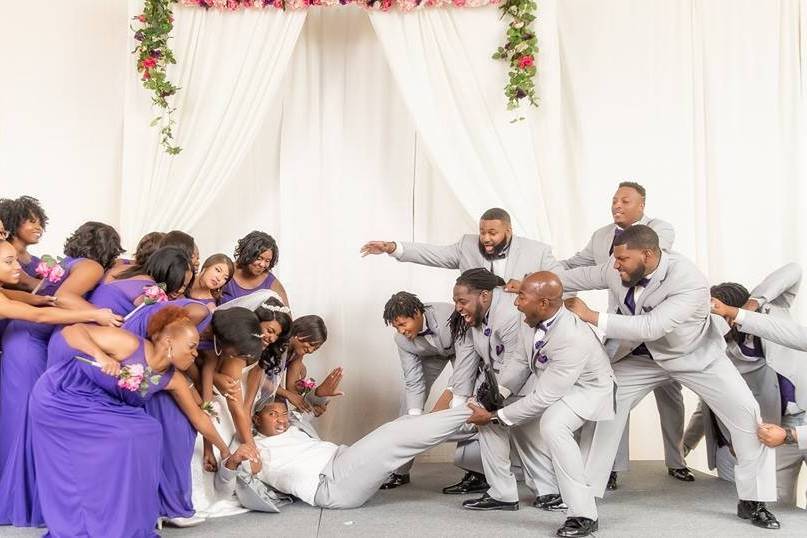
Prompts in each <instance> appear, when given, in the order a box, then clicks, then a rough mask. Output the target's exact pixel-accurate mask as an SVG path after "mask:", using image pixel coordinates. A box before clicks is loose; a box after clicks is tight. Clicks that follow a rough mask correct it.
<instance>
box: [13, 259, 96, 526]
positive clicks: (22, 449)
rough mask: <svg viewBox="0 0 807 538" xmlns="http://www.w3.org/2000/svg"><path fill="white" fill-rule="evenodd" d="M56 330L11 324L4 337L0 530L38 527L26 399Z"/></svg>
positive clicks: (48, 287)
mask: <svg viewBox="0 0 807 538" xmlns="http://www.w3.org/2000/svg"><path fill="white" fill-rule="evenodd" d="M81 260H82V258H66V259H65V260H63V262H62V266H63V267H64V269H65V271H66V274H65V276H64V277H63V278H62V280H61V281H59V282H56V283H53V282H47V283H45V284H43V286H42V288H43V289H44V290H43V291H41V292H40V293H42V294H46V295H52V294H53V293H55V292H56V290H58V288H59V285H60V284H61V283H62V282H64V280H65V279H66V278H67V276H68V275H69V274H70V271H71V270H72V268H73V266H74V265H75V264H76V263H77V262H79V261H81ZM55 327H56V326H54V325H47V324H44V323H33V322H29V321H22V320H11V321H10V322H9V324H8V326H7V327H6V330H5V332H4V333H3V340H2V348H3V356H2V360H1V361H0V525H8V524H13V525H16V526H20V527H26V526H38V525H41V524H42V518H41V515H40V512H39V505H38V503H37V500H36V494H35V492H36V474H35V473H34V468H33V465H32V453H31V446H30V442H28V441H29V440H27V439H26V436H27V435H28V431H27V423H28V397H29V395H30V393H31V390H32V389H33V387H34V385H35V384H36V381H37V379H39V377H40V376H41V375H42V374H43V373H44V371H45V367H46V364H47V360H48V341H49V339H50V337H51V334H52V333H53V330H54V328H55Z"/></svg>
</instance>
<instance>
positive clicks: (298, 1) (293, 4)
mask: <svg viewBox="0 0 807 538" xmlns="http://www.w3.org/2000/svg"><path fill="white" fill-rule="evenodd" d="M176 2H181V3H182V4H183V5H185V6H190V7H201V8H204V9H211V8H213V9H224V10H230V11H236V10H239V9H247V8H275V9H283V10H292V9H307V8H309V7H315V6H344V5H347V4H355V5H358V6H361V7H364V8H365V9H375V10H380V11H389V10H391V9H393V8H398V9H400V10H402V11H412V10H415V9H421V8H426V7H429V8H431V7H479V6H484V5H489V4H499V9H500V10H501V11H502V16H503V17H504V15H509V16H510V19H511V20H510V23H509V26H508V29H507V42H506V43H505V45H504V46H503V47H499V48H498V49H497V51H496V52H495V53H494V54H493V58H494V59H496V60H504V61H506V62H508V64H509V65H510V73H509V76H510V80H509V82H508V83H507V85H506V86H505V88H504V93H505V96H506V97H507V109H508V110H513V109H515V108H518V106H519V105H520V104H521V102H522V100H523V99H527V100H528V101H529V103H530V104H531V105H533V106H538V100H537V97H536V95H535V75H536V74H537V72H538V70H537V67H536V65H535V55H536V53H537V52H538V43H537V39H536V36H535V32H534V30H533V22H534V21H535V11H536V9H537V6H536V3H535V1H534V0H144V3H145V5H144V8H143V13H142V14H141V15H138V16H137V17H134V20H135V21H137V22H139V23H140V24H142V27H141V28H139V29H134V28H132V31H134V33H135V34H134V38H135V40H137V41H138V42H139V43H138V45H137V47H136V48H135V50H134V51H133V53H134V54H136V55H137V57H138V58H137V70H138V72H139V73H140V74H141V78H142V81H143V87H145V88H146V89H147V90H150V91H151V92H153V94H154V95H153V96H152V102H153V103H154V105H156V106H157V107H159V108H161V109H162V110H163V112H162V113H161V114H160V115H159V116H157V117H156V118H154V119H153V120H152V122H151V126H152V127H153V126H156V125H158V124H159V125H161V127H160V136H161V138H160V144H161V145H162V146H163V148H165V151H166V152H167V153H169V154H171V155H176V154H177V153H179V152H180V151H182V148H181V147H179V146H177V145H176V144H175V142H174V134H173V128H174V125H175V121H174V119H173V117H172V115H173V113H174V111H176V108H175V107H172V106H171V105H170V104H169V103H168V97H171V96H172V95H174V94H176V92H177V90H179V88H178V87H176V86H174V85H173V84H172V83H171V81H169V80H168V78H167V76H166V68H167V67H168V65H169V64H175V63H176V60H174V55H173V52H172V51H171V49H170V48H169V47H168V39H169V38H170V35H169V34H170V33H171V30H172V29H173V27H174V18H173V16H172V7H173V6H172V4H174V3H176ZM521 119H524V118H517V120H521ZM514 121H516V120H514Z"/></svg>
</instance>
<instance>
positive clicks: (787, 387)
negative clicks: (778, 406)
mask: <svg viewBox="0 0 807 538" xmlns="http://www.w3.org/2000/svg"><path fill="white" fill-rule="evenodd" d="M776 377H777V378H779V396H780V397H781V399H782V415H784V414H785V409H787V404H788V403H790V402H793V403H796V386H795V385H794V384H793V383H792V382H791V381H790V380H789V379H788V378H786V377H785V376H783V375H782V374H776Z"/></svg>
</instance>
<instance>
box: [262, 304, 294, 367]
mask: <svg viewBox="0 0 807 538" xmlns="http://www.w3.org/2000/svg"><path fill="white" fill-rule="evenodd" d="M284 307H286V305H284V304H283V301H280V300H278V299H277V298H275V297H269V298H268V299H266V300H265V301H264V302H263V303H261V304H260V305H259V306H258V308H256V309H255V315H256V316H258V320H259V321H276V322H278V324H279V325H280V334H279V335H278V338H277V341H275V343H273V344H269V345H268V346H267V347H266V349H264V350H263V353H261V368H263V370H264V371H265V372H266V373H267V374H269V375H274V374H279V373H280V369H281V365H282V358H283V353H285V352H286V348H287V347H288V345H289V338H290V337H291V326H292V321H291V315H290V314H289V313H287V312H281V311H280V310H277V309H280V308H283V309H285V308H284Z"/></svg>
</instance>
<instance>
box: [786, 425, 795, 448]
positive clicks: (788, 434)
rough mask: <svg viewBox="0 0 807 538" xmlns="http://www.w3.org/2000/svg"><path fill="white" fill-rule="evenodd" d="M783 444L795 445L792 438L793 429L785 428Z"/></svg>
mask: <svg viewBox="0 0 807 538" xmlns="http://www.w3.org/2000/svg"><path fill="white" fill-rule="evenodd" d="M785 444H786V445H795V444H796V438H795V437H794V436H793V428H785Z"/></svg>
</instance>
